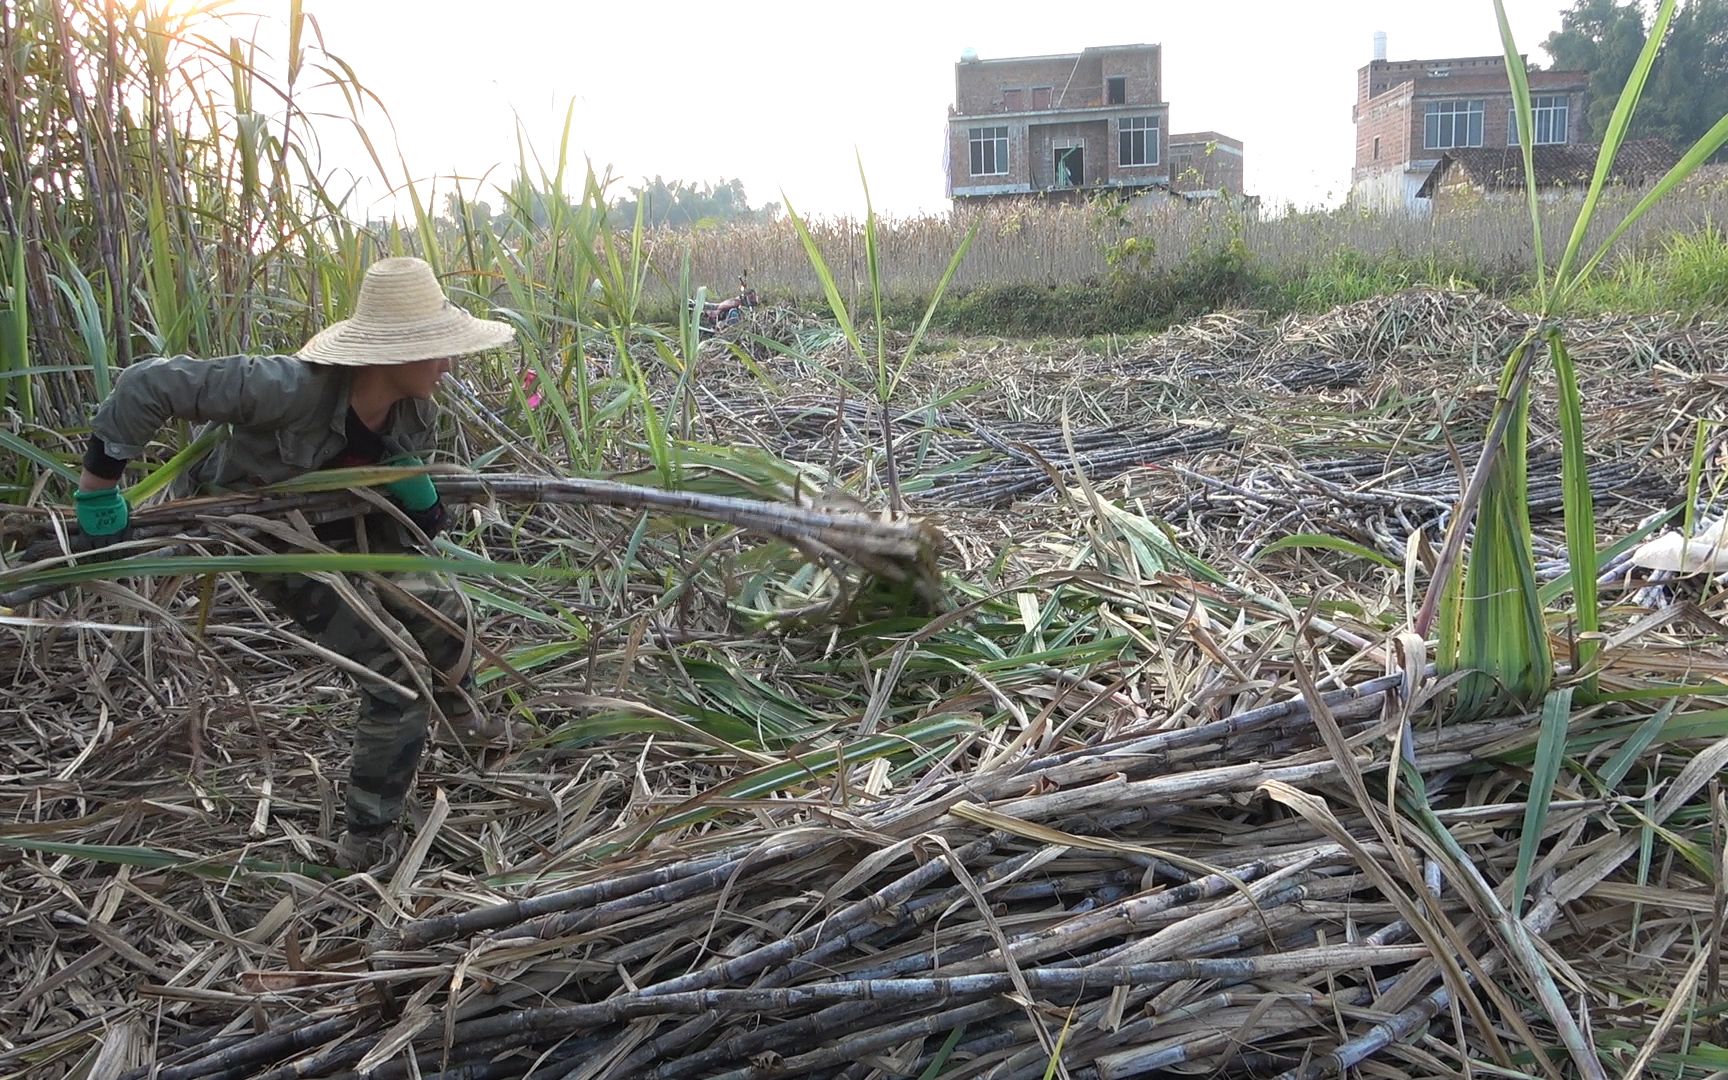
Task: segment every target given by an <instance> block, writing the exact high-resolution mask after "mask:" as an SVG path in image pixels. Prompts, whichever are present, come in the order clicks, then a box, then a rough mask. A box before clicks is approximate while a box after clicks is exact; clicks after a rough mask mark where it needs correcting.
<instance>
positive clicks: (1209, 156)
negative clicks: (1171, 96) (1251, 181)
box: [1170, 131, 1242, 195]
mask: <svg viewBox="0 0 1728 1080" xmlns="http://www.w3.org/2000/svg"><path fill="white" fill-rule="evenodd" d="M1170 182H1171V184H1173V185H1174V186H1175V187H1176V189H1177V190H1178V191H1183V192H1187V193H1189V194H1193V195H1202V194H1204V195H1212V194H1222V193H1224V192H1229V193H1230V194H1232V195H1240V194H1242V140H1241V139H1232V138H1231V137H1230V136H1228V135H1220V134H1219V133H1218V132H1216V131H1192V132H1186V133H1183V134H1180V135H1172V136H1170Z"/></svg>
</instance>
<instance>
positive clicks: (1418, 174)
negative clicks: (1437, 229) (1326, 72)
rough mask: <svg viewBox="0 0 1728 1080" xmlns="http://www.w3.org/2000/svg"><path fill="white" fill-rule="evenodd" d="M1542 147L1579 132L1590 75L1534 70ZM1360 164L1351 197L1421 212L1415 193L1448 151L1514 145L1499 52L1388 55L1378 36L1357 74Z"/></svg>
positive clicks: (1514, 127) (1575, 138) (1538, 137)
mask: <svg viewBox="0 0 1728 1080" xmlns="http://www.w3.org/2000/svg"><path fill="white" fill-rule="evenodd" d="M1529 80H1530V98H1531V101H1530V104H1531V110H1532V118H1533V119H1534V120H1535V124H1536V132H1535V134H1536V140H1535V141H1536V144H1537V145H1561V144H1566V143H1571V142H1576V141H1578V140H1579V138H1580V136H1581V135H1582V134H1583V122H1584V110H1585V106H1586V103H1587V93H1588V90H1589V85H1590V75H1589V72H1585V71H1530V72H1529ZM1351 115H1352V117H1353V119H1354V120H1355V122H1356V166H1355V168H1354V169H1353V170H1352V171H1351V174H1350V197H1351V200H1352V201H1353V202H1355V203H1357V204H1358V205H1362V206H1366V207H1369V208H1371V209H1375V210H1399V209H1405V210H1414V211H1417V212H1422V211H1424V210H1425V209H1426V207H1427V200H1425V199H1419V198H1418V197H1417V194H1416V193H1417V191H1418V190H1419V189H1420V188H1421V187H1422V184H1423V181H1425V180H1426V179H1427V178H1428V174H1429V173H1430V172H1431V171H1433V169H1434V166H1435V165H1436V164H1437V163H1438V162H1439V160H1440V157H1441V155H1443V154H1445V153H1446V152H1447V151H1448V150H1455V149H1470V148H1476V147H1484V148H1486V147H1502V148H1504V147H1507V146H1516V145H1517V144H1518V126H1517V121H1516V120H1515V119H1513V116H1512V85H1511V82H1510V80H1509V79H1508V78H1507V77H1506V61H1505V58H1504V57H1501V56H1463V57H1451V58H1446V59H1440V60H1399V61H1388V60H1387V59H1386V38H1385V35H1383V34H1376V35H1375V39H1374V59H1373V60H1372V61H1371V62H1370V63H1368V64H1367V65H1365V66H1364V67H1362V68H1359V69H1358V70H1357V73H1356V105H1355V107H1354V109H1353V110H1352V113H1351Z"/></svg>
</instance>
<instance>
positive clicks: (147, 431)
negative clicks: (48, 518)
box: [79, 356, 309, 490]
mask: <svg viewBox="0 0 1728 1080" xmlns="http://www.w3.org/2000/svg"><path fill="white" fill-rule="evenodd" d="M308 375H309V370H308V368H307V365H306V362H305V361H303V360H300V359H297V358H296V357H292V356H224V357H220V358H216V359H211V360H201V359H198V358H196V357H191V356H163V357H156V358H153V359H150V360H141V361H139V362H138V363H136V364H133V365H131V366H130V367H128V368H126V369H125V370H123V371H122V372H121V373H120V375H119V377H118V378H117V379H115V381H114V389H113V391H112V392H110V393H109V395H108V397H107V399H106V400H105V401H103V402H102V405H101V407H99V408H98V409H97V410H96V417H95V419H94V420H93V421H92V422H91V425H90V427H91V433H92V434H93V435H94V437H95V439H94V442H93V445H92V447H91V452H90V453H89V454H87V455H86V456H85V462H84V469H85V472H84V475H83V477H82V478H81V479H80V480H79V487H80V488H81V489H84V490H89V488H88V487H87V486H86V485H90V484H95V485H96V486H98V487H104V486H111V485H110V484H108V483H107V481H108V479H109V477H108V476H107V475H106V473H107V472H108V471H112V465H111V464H110V463H116V462H117V463H120V464H124V463H125V462H126V461H129V460H131V459H132V458H135V457H137V456H138V455H140V454H142V453H143V452H144V447H145V446H146V445H148V444H149V442H150V440H151V439H153V438H155V437H156V432H157V431H158V430H160V429H161V427H162V425H163V424H166V423H167V422H168V421H169V420H189V421H192V422H194V423H207V422H215V423H226V424H234V425H235V426H237V427H261V428H272V427H278V426H280V425H281V424H282V423H283V422H285V421H286V420H287V419H288V418H289V417H291V416H293V415H294V411H295V410H296V409H297V408H300V407H301V398H302V396H303V394H302V391H303V389H304V388H305V387H306V385H307V382H308ZM118 478H119V473H118V472H117V471H116V472H114V479H118Z"/></svg>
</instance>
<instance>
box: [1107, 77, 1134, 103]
mask: <svg viewBox="0 0 1728 1080" xmlns="http://www.w3.org/2000/svg"><path fill="white" fill-rule="evenodd" d="M1127 101H1128V79H1127V77H1126V76H1122V75H1113V76H1111V77H1110V78H1108V79H1105V80H1104V103H1105V104H1106V105H1123V104H1126V103H1127Z"/></svg>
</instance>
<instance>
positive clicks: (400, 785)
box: [248, 573, 472, 829]
mask: <svg viewBox="0 0 1728 1080" xmlns="http://www.w3.org/2000/svg"><path fill="white" fill-rule="evenodd" d="M380 576H382V577H384V578H385V579H386V580H388V581H390V582H391V583H393V584H394V585H396V586H397V587H399V588H400V589H401V590H402V591H403V592H405V593H407V594H408V595H409V596H411V597H413V598H415V599H417V600H419V601H421V602H423V603H425V604H426V605H427V606H428V607H430V608H432V609H433V610H434V611H437V612H438V613H439V614H441V615H442V616H443V617H444V618H445V619H448V620H449V621H450V623H451V624H453V625H455V626H457V627H460V628H462V630H463V635H462V636H454V635H452V634H451V633H450V632H449V631H448V630H447V629H446V628H445V627H444V626H443V625H440V623H439V622H438V621H437V620H435V619H433V618H432V617H431V616H429V615H428V614H427V613H426V612H424V611H422V610H420V609H419V607H418V606H417V605H415V604H413V603H411V602H409V601H408V600H405V599H404V598H403V597H402V596H400V595H398V594H396V593H395V592H394V590H392V589H388V588H383V587H378V588H374V587H373V586H372V585H370V584H368V583H367V582H365V581H364V580H363V579H362V578H359V577H349V578H348V579H347V581H348V583H349V585H350V586H351V587H352V588H353V589H354V590H355V591H356V592H358V593H359V594H360V595H361V596H363V597H368V598H370V599H371V600H372V601H373V614H374V616H375V617H376V618H377V619H378V621H379V622H380V623H382V624H383V625H384V626H385V627H388V628H389V630H390V632H391V634H392V635H394V636H395V637H397V638H398V639H399V640H401V641H402V642H404V643H406V645H407V647H406V648H405V649H404V650H403V651H405V652H407V653H408V655H409V656H410V657H411V658H412V660H413V662H414V667H415V669H417V670H418V673H419V675H420V677H421V678H423V679H425V681H426V683H427V684H428V685H429V686H430V687H431V689H432V691H433V701H434V702H436V704H437V706H438V708H439V709H440V710H441V711H442V712H443V713H444V715H446V716H452V717H454V716H458V715H460V714H462V713H465V712H467V711H468V710H469V708H470V706H469V704H468V698H467V696H466V692H467V690H468V688H469V687H470V686H471V685H472V679H471V675H470V674H469V665H468V663H467V655H468V649H467V634H468V632H469V629H470V628H469V624H468V621H467V620H468V615H467V612H466V611H465V610H464V606H463V603H462V599H461V597H460V596H459V595H458V594H457V593H456V591H455V590H454V589H453V588H452V587H451V586H450V585H449V584H448V583H447V582H446V581H445V580H444V579H442V578H440V577H438V576H436V575H431V574H420V573H410V574H385V575H380ZM248 580H249V581H250V583H251V584H252V586H253V587H254V588H255V589H256V590H257V592H258V594H259V595H260V596H262V597H263V598H264V599H265V600H267V601H268V602H269V603H270V604H271V606H273V607H275V608H276V609H277V610H278V611H280V612H281V613H282V614H284V615H286V616H287V617H288V618H289V619H291V620H293V622H294V623H295V625H296V626H298V627H299V628H300V630H301V631H302V632H303V633H304V634H305V635H306V636H307V637H308V638H310V639H312V640H313V641H315V642H317V643H318V644H319V645H322V646H323V647H324V648H326V649H329V650H330V651H331V652H333V653H336V654H337V655H339V656H344V657H347V658H348V659H350V660H353V661H355V662H356V663H358V664H360V665H361V666H363V667H365V668H366V669H367V670H368V671H369V672H372V673H373V674H375V675H379V676H382V677H383V678H384V679H388V680H390V682H393V683H396V684H397V685H399V686H403V687H406V688H408V689H409V690H412V691H415V693H416V695H417V696H416V697H414V698H409V697H406V696H404V695H403V694H402V693H400V692H399V691H398V690H396V689H394V688H393V687H391V686H390V685H388V684H387V683H384V682H381V681H378V680H375V679H368V678H366V677H364V676H356V679H355V681H356V682H357V683H358V685H359V691H360V708H359V715H358V717H357V718H356V721H355V725H354V743H353V746H354V750H353V754H354V757H353V762H352V764H351V766H350V768H349V774H348V796H347V818H348V825H349V827H350V828H360V829H366V828H370V827H376V826H381V825H387V824H391V823H393V822H395V821H397V820H398V819H399V818H400V817H401V816H402V804H403V801H404V799H405V798H406V796H407V794H408V789H409V787H410V786H412V784H413V782H414V773H415V770H416V769H417V768H418V767H419V764H420V754H421V751H422V750H423V749H424V748H425V745H426V728H427V724H428V722H429V720H430V718H431V707H430V705H429V703H428V702H427V699H426V697H425V694H424V693H423V692H421V691H420V688H419V686H418V685H417V683H416V680H415V677H414V675H413V674H411V673H410V668H409V666H408V665H407V664H405V663H404V662H403V659H402V657H401V656H400V655H398V653H397V651H396V649H395V648H393V647H392V646H391V644H390V642H389V641H388V640H387V639H386V638H385V636H384V635H383V634H381V633H379V631H378V628H377V627H376V626H375V625H373V623H372V622H371V621H369V620H368V619H367V618H365V617H363V616H362V615H361V614H360V613H358V612H357V611H355V609H354V608H353V606H351V605H350V603H349V602H348V601H347V600H345V599H344V598H343V597H342V595H341V594H340V593H338V592H337V591H336V589H335V588H333V587H332V586H330V585H327V584H325V583H324V582H321V581H317V580H315V579H313V578H309V577H305V576H302V575H299V574H262V575H248ZM415 645H418V646H419V649H418V655H416V650H415V649H414V646H415ZM428 664H429V666H428ZM452 684H454V685H452Z"/></svg>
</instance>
